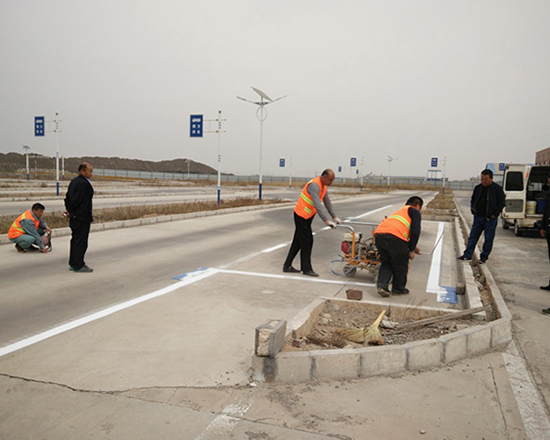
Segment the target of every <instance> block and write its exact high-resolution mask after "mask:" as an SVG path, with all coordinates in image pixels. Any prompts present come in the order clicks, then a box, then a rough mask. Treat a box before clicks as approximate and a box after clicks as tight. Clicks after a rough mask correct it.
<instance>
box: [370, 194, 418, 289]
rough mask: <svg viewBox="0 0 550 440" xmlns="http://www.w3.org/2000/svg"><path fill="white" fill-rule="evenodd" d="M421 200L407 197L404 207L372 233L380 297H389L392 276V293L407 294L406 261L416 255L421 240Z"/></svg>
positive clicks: (407, 267)
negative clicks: (377, 266) (377, 257)
mask: <svg viewBox="0 0 550 440" xmlns="http://www.w3.org/2000/svg"><path fill="white" fill-rule="evenodd" d="M423 204H424V201H423V200H422V199H421V198H420V197H417V196H414V197H411V198H409V200H407V203H406V205H405V206H404V207H403V208H401V209H400V210H398V211H396V212H394V213H393V214H392V215H390V216H389V217H387V218H386V219H384V220H383V221H382V223H380V224H379V225H378V227H377V228H376V231H374V241H375V243H376V247H377V248H378V253H379V254H380V263H381V264H380V272H379V273H378V281H377V283H376V287H377V289H378V294H379V295H380V296H384V297H387V296H390V290H389V284H390V282H391V281H392V277H393V286H392V289H391V293H393V294H396V295H400V294H406V293H409V289H407V288H406V287H405V286H406V284H407V272H408V269H409V259H411V260H412V259H413V258H414V254H419V253H420V249H419V248H418V246H417V243H418V239H419V238H420V223H421V221H422V216H421V215H420V210H421V209H422V205H423Z"/></svg>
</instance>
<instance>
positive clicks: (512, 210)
mask: <svg viewBox="0 0 550 440" xmlns="http://www.w3.org/2000/svg"><path fill="white" fill-rule="evenodd" d="M530 168H531V167H530V166H529V165H514V164H508V165H506V170H505V171H504V187H503V188H504V194H505V195H506V206H505V207H504V210H503V211H502V218H504V219H516V218H524V217H525V196H526V194H525V193H526V191H525V189H526V184H527V176H528V175H529V170H530ZM511 223H513V222H511Z"/></svg>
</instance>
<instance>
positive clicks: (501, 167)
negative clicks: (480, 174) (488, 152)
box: [498, 162, 506, 171]
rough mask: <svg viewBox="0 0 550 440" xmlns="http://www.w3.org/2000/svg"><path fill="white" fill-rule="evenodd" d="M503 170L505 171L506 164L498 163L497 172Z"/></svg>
mask: <svg viewBox="0 0 550 440" xmlns="http://www.w3.org/2000/svg"><path fill="white" fill-rule="evenodd" d="M505 169H506V164H505V163H502V162H500V163H499V164H498V170H499V171H504V170H505Z"/></svg>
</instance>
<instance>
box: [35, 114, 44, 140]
mask: <svg viewBox="0 0 550 440" xmlns="http://www.w3.org/2000/svg"><path fill="white" fill-rule="evenodd" d="M44 125H45V121H44V116H35V117H34V135H35V136H44V132H45V129H44Z"/></svg>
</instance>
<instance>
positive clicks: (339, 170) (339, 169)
mask: <svg viewBox="0 0 550 440" xmlns="http://www.w3.org/2000/svg"><path fill="white" fill-rule="evenodd" d="M338 172H339V173H341V172H342V165H338Z"/></svg>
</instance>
